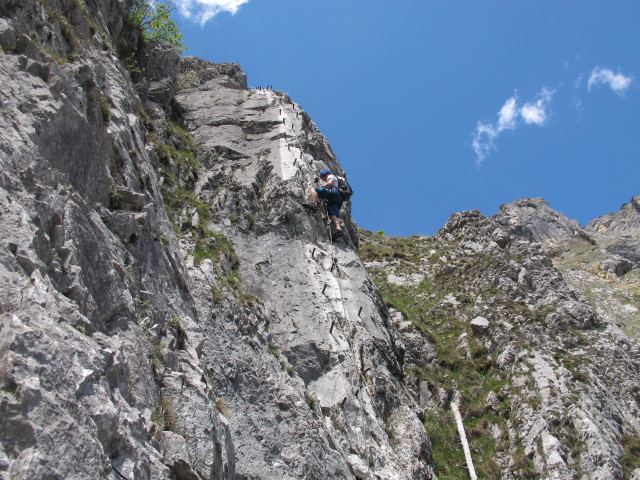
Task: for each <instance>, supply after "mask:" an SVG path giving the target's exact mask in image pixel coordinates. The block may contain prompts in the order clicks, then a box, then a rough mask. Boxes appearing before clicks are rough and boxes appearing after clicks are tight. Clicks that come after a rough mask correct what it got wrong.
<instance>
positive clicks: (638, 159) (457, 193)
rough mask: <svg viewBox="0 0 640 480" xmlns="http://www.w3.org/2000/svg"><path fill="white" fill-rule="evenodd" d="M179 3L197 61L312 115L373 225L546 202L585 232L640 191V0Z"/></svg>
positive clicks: (434, 226) (435, 223) (423, 228)
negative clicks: (520, 201)
mask: <svg viewBox="0 0 640 480" xmlns="http://www.w3.org/2000/svg"><path fill="white" fill-rule="evenodd" d="M175 3H176V5H177V6H178V9H177V10H176V12H175V19H176V21H177V23H178V24H179V26H180V28H181V30H182V31H183V33H184V40H185V42H186V44H187V47H188V50H187V52H186V55H195V56H198V57H201V58H204V59H206V60H209V61H212V62H238V63H240V65H241V66H242V68H243V70H244V71H245V72H246V73H247V75H248V81H249V85H251V86H258V85H262V86H265V85H273V87H274V88H275V89H276V90H281V91H284V92H287V93H288V94H289V95H290V96H291V97H292V98H293V100H294V101H296V102H297V103H299V104H300V105H301V106H302V108H304V109H305V110H306V111H307V112H308V113H309V114H310V115H311V118H312V119H313V120H314V121H315V123H316V124H317V125H318V128H319V129H320V131H321V132H322V133H323V134H324V135H325V136H326V137H327V139H328V140H329V142H330V143H331V146H332V148H333V150H334V152H335V154H336V155H337V157H338V159H339V160H340V162H341V163H342V165H343V167H344V168H345V170H346V172H347V175H348V178H349V181H350V183H351V185H352V186H353V187H354V189H355V190H356V194H355V195H354V197H353V199H352V203H353V217H354V219H355V220H356V222H357V223H358V224H359V225H360V226H361V227H363V228H366V229H370V230H374V231H377V230H384V231H385V232H386V233H387V234H390V235H411V234H426V235H431V234H433V233H435V232H436V231H437V230H438V229H439V228H440V227H441V226H443V225H444V223H445V222H446V220H447V218H448V217H449V216H450V215H451V214H452V213H454V212H458V211H462V210H468V209H476V208H477V209H479V210H480V212H481V213H483V214H485V215H492V214H493V213H495V212H496V211H498V209H499V206H500V205H501V204H503V203H507V202H510V201H513V200H515V199H517V198H524V197H536V196H541V197H544V198H545V199H546V200H547V202H548V203H549V204H550V205H551V206H552V207H553V208H555V209H557V210H559V211H561V212H563V213H565V214H566V215H567V216H569V217H570V218H574V219H576V220H578V221H579V222H580V223H581V224H583V225H584V224H586V223H587V222H588V221H590V220H591V219H593V218H596V217H598V216H600V215H603V214H605V213H609V212H612V211H617V210H618V209H619V208H620V206H621V205H622V204H623V203H626V202H628V201H629V199H630V198H631V197H632V196H633V195H638V194H640V186H639V179H640V54H638V47H637V46H638V45H640V28H638V25H640V2H638V1H637V0H626V1H622V0H621V1H617V0H611V1H604V0H599V1H594V0H562V1H557V0H535V1H533V0H529V1H527V0H520V1H507V0H500V1H498V0H482V1H479V0H464V1H462V0H460V1H457V0H439V1H431V0H420V1H418V0H400V1H398V2H390V1H382V0H367V1H364V0H322V1H320V0H179V1H175Z"/></svg>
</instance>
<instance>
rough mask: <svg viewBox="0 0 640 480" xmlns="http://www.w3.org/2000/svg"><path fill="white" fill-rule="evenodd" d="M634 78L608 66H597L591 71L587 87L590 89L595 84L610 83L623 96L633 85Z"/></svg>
mask: <svg viewBox="0 0 640 480" xmlns="http://www.w3.org/2000/svg"><path fill="white" fill-rule="evenodd" d="M632 82H633V79H632V78H631V77H627V76H625V75H623V74H622V73H614V72H613V70H610V69H608V68H602V67H596V68H594V69H593V70H592V71H591V76H590V77H589V82H588V83H587V89H588V90H589V91H590V90H591V89H592V88H593V87H594V86H600V85H608V86H609V88H611V90H613V91H614V93H616V94H618V95H620V96H622V95H624V93H625V92H626V91H627V88H629V86H630V85H631V83H632Z"/></svg>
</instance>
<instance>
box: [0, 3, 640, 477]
mask: <svg viewBox="0 0 640 480" xmlns="http://www.w3.org/2000/svg"><path fill="white" fill-rule="evenodd" d="M130 3H131V2H127V1H120V0H99V1H91V2H82V1H66V0H60V1H56V0H51V1H47V2H42V1H40V0H21V1H4V2H2V3H0V46H1V47H2V53H1V54H0V81H1V82H2V85H3V88H2V91H1V92H0V162H2V171H1V174H0V285H1V288H0V332H1V334H0V479H3V480H4V479H45V478H47V479H50V478H70V479H75V478H77V479H87V478H90V479H114V478H119V479H122V478H125V479H131V480H132V479H177V480H192V479H205V478H206V479H237V480H240V479H246V480H248V479H265V480H266V479H274V478H277V479H297V478H305V479H327V478H332V479H333V478H338V479H339V478H344V479H377V480H381V479H389V480H391V479H394V480H396V479H428V478H435V473H434V461H433V458H432V449H431V441H430V438H429V435H428V433H427V430H426V429H425V425H426V426H427V427H430V426H432V425H434V422H435V420H434V418H435V417H433V415H432V414H433V410H432V408H433V406H434V405H436V406H438V407H439V408H445V407H446V406H447V405H448V402H450V401H451V400H452V397H453V395H454V393H456V394H458V396H459V397H456V398H462V401H463V403H464V400H465V399H466V400H467V402H468V401H469V400H470V399H471V398H472V397H473V398H474V399H475V400H477V401H479V402H481V403H482V402H486V403H488V404H489V405H492V406H493V407H492V408H495V411H496V412H498V413H500V412H502V413H500V414H501V415H502V414H503V413H504V411H506V410H509V411H511V410H513V411H514V412H515V413H514V416H513V417H508V418H507V420H505V421H504V422H499V421H496V422H493V424H492V427H491V428H492V432H493V433H492V435H494V437H495V438H497V439H499V440H500V439H501V440H502V441H503V442H507V445H506V446H505V445H503V447H504V448H501V449H498V450H497V452H498V461H497V462H494V463H495V465H494V464H491V463H487V466H486V468H485V470H484V471H486V472H489V473H488V475H493V476H494V477H495V476H498V475H499V473H500V472H507V473H508V474H513V475H515V473H513V472H519V473H524V474H530V473H531V472H533V471H535V472H537V473H539V474H541V473H540V472H545V474H546V473H549V475H551V474H553V475H555V476H556V477H557V478H573V477H575V476H576V474H579V473H584V472H595V473H594V475H596V476H595V477H592V478H621V477H620V475H621V472H623V473H627V471H628V470H629V467H628V466H627V464H626V463H624V462H623V461H622V460H620V456H621V455H623V453H625V452H627V451H630V452H633V451H634V450H633V449H632V448H635V447H634V445H635V443H633V442H635V441H636V436H637V432H638V428H637V418H638V415H637V413H638V412H637V401H638V397H637V396H638V388H637V381H636V379H637V351H636V350H637V348H636V346H635V345H634V344H632V343H630V342H629V341H628V339H627V338H626V337H624V335H622V334H621V333H619V332H617V331H613V330H610V329H609V324H608V323H607V322H606V320H605V321H603V319H602V318H601V316H599V315H598V314H597V313H596V312H595V311H594V310H593V309H592V308H591V307H590V306H589V305H588V304H587V303H585V301H584V299H583V298H582V297H580V296H578V295H576V294H575V293H574V292H573V291H570V290H569V289H568V288H567V287H566V285H565V284H564V283H563V280H562V277H561V275H560V274H559V273H558V272H557V271H556V270H555V269H554V268H553V267H552V265H551V263H550V261H549V259H548V257H547V256H546V255H545V254H544V252H543V251H542V250H541V249H540V247H539V246H538V245H537V244H531V243H530V242H529V241H527V240H524V239H518V238H516V237H513V236H511V235H510V234H509V232H508V231H507V230H504V229H501V228H499V227H498V226H497V224H495V223H494V222H492V221H490V220H488V219H485V218H484V217H480V216H479V215H477V214H468V213H467V214H459V215H456V216H454V217H453V218H452V220H451V221H450V222H449V223H448V224H447V226H446V227H445V228H444V229H443V230H442V231H441V232H440V233H439V234H438V236H437V237H436V238H434V239H420V240H416V245H418V246H420V245H421V242H422V243H425V244H427V245H429V244H430V242H436V243H437V245H439V247H438V248H439V249H440V251H439V252H435V253H434V254H431V253H428V254H427V253H424V252H422V251H421V253H419V254H418V255H417V259H419V262H418V263H416V265H419V266H420V268H419V269H418V271H411V272H409V274H407V272H405V271H402V270H397V271H395V270H394V271H393V272H392V273H393V275H395V276H393V277H391V276H390V277H388V278H386V279H385V281H386V282H387V283H386V284H385V283H381V285H382V287H383V288H386V286H388V285H390V284H392V283H393V282H398V286H399V288H401V289H405V290H403V292H405V293H406V291H410V290H409V289H411V288H414V287H415V286H416V285H418V286H420V285H423V284H428V283H429V282H432V281H433V279H434V278H436V277H437V278H439V279H447V278H459V279H460V282H463V283H457V284H456V285H458V286H459V287H460V286H464V288H463V289H456V288H453V289H449V290H447V291H446V292H445V289H444V286H441V287H438V288H437V289H436V290H435V291H433V292H430V293H429V294H428V295H427V298H428V302H433V301H435V302H436V303H437V304H438V309H437V310H434V312H433V313H436V314H437V316H435V317H434V322H433V329H434V330H433V332H432V333H431V334H430V333H429V328H431V327H429V328H426V327H425V325H422V326H421V327H420V328H415V325H417V324H416V323H415V322H414V320H415V319H414V318H411V319H410V320H408V319H407V318H406V315H407V313H406V312H407V309H406V305H403V304H402V303H401V302H399V301H396V303H397V305H395V308H390V307H391V306H392V305H391V302H390V301H388V300H387V299H386V298H385V301H383V299H382V297H381V295H380V291H379V290H378V288H377V287H376V285H375V284H374V283H373V281H372V277H371V276H370V274H369V272H368V271H367V270H366V268H365V266H364V264H363V262H362V260H361V258H360V255H359V252H358V251H357V248H358V246H359V245H360V240H359V231H358V229H357V228H356V226H355V224H354V223H353V222H352V221H351V218H350V205H349V203H348V202H347V203H346V204H345V205H344V207H343V209H342V218H343V222H344V230H345V232H346V233H345V235H344V236H343V237H341V238H339V239H337V240H336V241H335V242H332V241H331V239H330V237H331V235H330V234H331V232H330V229H329V228H328V226H327V223H326V215H325V214H323V212H322V211H320V212H315V213H314V212H309V211H307V210H306V209H305V208H303V207H302V205H301V203H300V202H301V201H302V200H303V199H304V198H305V196H306V192H307V190H308V188H309V187H311V186H312V185H313V184H314V177H315V176H316V175H317V172H318V171H319V170H321V169H322V168H329V169H330V170H332V171H334V172H335V173H338V174H341V175H344V173H345V172H344V171H343V170H342V167H341V166H340V164H339V162H338V160H337V159H336V157H335V155H334V154H333V152H332V151H331V148H330V146H329V144H328V142H327V140H326V139H325V138H324V137H323V136H322V135H321V134H320V132H319V131H318V129H317V128H316V126H315V125H314V124H313V122H312V121H311V119H310V118H309V116H308V115H307V114H306V113H305V112H304V111H303V110H302V109H301V108H300V106H299V105H297V104H295V103H294V102H293V101H292V100H291V99H290V98H289V97H287V96H286V95H285V94H283V93H280V92H273V91H270V90H269V91H249V90H247V80H246V75H245V74H244V73H243V72H242V70H241V69H240V67H239V65H237V64H220V65H214V64H211V63H208V62H206V61H203V60H200V59H196V58H192V57H186V58H182V59H180V58H179V57H178V55H176V53H175V52H174V51H173V50H172V49H171V48H170V47H168V46H166V45H162V44H148V43H145V42H144V41H143V40H141V37H140V31H139V30H138V29H136V28H135V27H134V26H132V25H130V24H129V23H128V22H127V21H126V17H125V12H126V9H127V7H128V6H129V5H130ZM605 223H606V225H608V227H607V228H609V229H611V230H612V231H613V230H615V231H616V232H619V231H622V230H621V228H622V227H618V225H619V224H620V225H622V224H623V223H624V221H623V220H617V221H611V222H608V223H607V222H605V221H604V220H603V225H604V224H605ZM625 228H626V227H625ZM598 229H599V230H600V227H598ZM523 231H524V230H523ZM624 232H626V233H625V235H633V233H629V232H630V230H628V228H627V229H626V230H624ZM369 235H370V234H368V233H366V232H365V236H369ZM594 235H595V234H594ZM409 241H410V242H413V240H409ZM402 242H403V241H398V243H399V244H402ZM452 245H456V246H458V247H459V248H460V249H461V250H460V251H456V250H454V249H453V247H451V248H450V246H452ZM366 248H367V247H366V246H365V247H363V249H362V250H361V251H363V252H364V251H366ZM456 248H457V247H456ZM428 252H431V250H428ZM398 254H399V255H405V253H402V252H399V253H398ZM611 254H612V255H613V253H611ZM412 255H413V254H412ZM465 255H466V256H469V258H471V257H474V258H476V259H477V260H478V263H477V264H468V265H467V263H464V262H462V260H461V259H462V258H464V256H465ZM616 255H622V253H620V254H616ZM383 257H384V256H383ZM423 257H424V258H426V259H428V260H429V261H427V260H423ZM397 258H402V257H401V256H400V257H397ZM442 258H444V260H442ZM624 258H625V259H626V261H628V262H634V261H635V260H632V259H630V258H627V257H624ZM515 259H518V262H516V260H515ZM376 261H378V262H380V264H384V262H386V261H387V259H386V257H385V258H383V259H377V260H376ZM465 265H466V267H465ZM476 266H477V270H475V268H476ZM498 267H500V268H498ZM459 268H463V269H462V270H458V269H459ZM633 271H635V270H633ZM373 275H374V276H376V277H377V276H378V275H379V274H378V273H376V272H375V271H374V272H373ZM625 275H628V273H627V274H625ZM445 283H446V282H445ZM394 285H395V284H394ZM443 285H444V284H443ZM460 292H466V293H465V294H464V295H462V294H461V293H460ZM441 294H442V295H441ZM507 294H508V295H509V297H508V298H510V299H511V303H507V302H506V300H505V298H506V297H505V295H507ZM430 295H435V296H433V297H432V296H430ZM403 298H404V297H403ZM472 300H473V301H472ZM470 302H471V303H470ZM470 305H472V307H470ZM447 312H448V313H447ZM513 312H518V314H517V315H514V316H513V318H512V315H511V314H512V313H513ZM541 312H543V313H544V316H542V313H541ZM445 314H446V315H445ZM449 314H450V315H449ZM447 315H449V316H447ZM530 317H531V318H530ZM425 318H426V317H425ZM423 320H424V319H423ZM423 320H420V321H423ZM460 321H463V322H465V325H468V326H469V328H468V329H466V327H465V328H461V327H460V325H459V323H458V322H460ZM438 329H444V330H445V331H446V332H445V333H446V336H447V338H452V335H453V338H454V339H455V345H456V346H455V349H458V350H459V351H460V352H462V355H463V356H462V357H461V358H462V360H461V359H460V358H458V357H456V355H453V356H451V355H446V353H447V350H446V349H445V350H442V348H441V347H442V345H440V344H438V343H437V342H436V341H435V340H434V339H435V337H431V336H430V335H436V334H438V335H439V334H440V333H442V332H441V331H440V330H438ZM523 339H526V342H525V341H524V340H523ZM523 343H526V349H523V348H522V344H523ZM449 347H450V345H449V346H448V347H447V348H449ZM455 349H454V350H455ZM525 350H526V352H527V354H523V351H525ZM449 353H450V352H449ZM494 357H495V358H494ZM439 359H444V360H443V362H444V363H442V362H441V361H440V360H439ZM576 359H577V360H576ZM583 359H584V361H583ZM466 361H471V362H472V364H471V365H470V366H471V367H473V370H469V372H470V373H469V375H470V376H472V377H473V378H475V379H476V380H477V379H478V378H485V377H484V376H483V374H484V373H486V372H488V371H490V372H491V373H492V374H494V375H495V377H496V378H495V379H493V380H490V379H487V382H488V383H487V385H489V387H487V385H484V386H483V385H480V386H478V385H475V387H477V388H476V389H475V390H465V389H464V388H463V387H464V382H463V381H462V377H460V376H458V375H457V374H458V373H459V372H460V370H459V369H457V367H459V366H460V365H461V363H460V362H466ZM493 362H495V365H498V366H499V367H500V369H501V370H502V371H504V372H510V373H509V375H511V377H509V378H512V379H513V381H511V382H510V383H500V382H506V380H507V379H506V378H505V377H503V376H501V375H499V374H498V373H497V371H495V370H492V368H493ZM634 362H635V363H634ZM442 365H445V366H447V368H449V367H451V368H452V369H451V373H452V374H451V375H449V376H448V377H446V376H444V375H443V376H440V374H441V373H446V372H444V371H443V370H442ZM576 365H578V367H576ZM582 365H584V367H583V366H582ZM431 369H433V372H431ZM603 369H604V370H603ZM633 369H635V370H633ZM454 374H455V375H454ZM578 377H580V378H578ZM530 378H533V380H530ZM494 380H495V382H498V386H496V383H495V382H494ZM574 380H575V382H574ZM454 381H455V382H458V383H457V384H456V383H455V382H454ZM492 382H493V383H492ZM606 382H611V383H612V384H615V385H616V388H617V389H618V390H617V391H616V392H615V393H614V392H613V390H611V389H607V388H606ZM574 383H579V385H578V386H575V385H574ZM583 384H584V385H583ZM502 386H504V388H503V389H501V388H502ZM536 386H537V387H536ZM594 386H599V387H600V391H601V393H600V395H599V396H598V395H596V394H595V393H594V391H595V390H594ZM485 387H486V388H485ZM538 387H539V390H540V392H541V393H540V394H538V393H536V392H537V390H536V388H538ZM474 395H475V397H477V396H478V395H480V397H481V398H480V397H478V398H479V400H478V399H477V398H475V397H474ZM527 395H529V397H530V398H531V401H530V402H529V403H527V404H526V405H524V404H522V403H521V402H520V401H521V400H522V398H525V397H526V396H527ZM572 395H576V396H577V397H578V398H579V401H578V400H575V399H574V397H573V396H572ZM614 395H615V396H616V400H617V402H618V403H615V402H614V401H613V396H614ZM460 396H461V397H460ZM529 397H526V398H529ZM509 399H513V401H514V402H517V403H514V404H513V405H509V404H508V400H509ZM574 400H575V401H574ZM476 403H477V402H476ZM525 403H526V402H525ZM572 405H573V406H572ZM425 408H426V410H425ZM474 408H477V409H478V410H476V413H477V412H478V411H479V409H480V408H481V407H477V406H476V407H474ZM464 411H465V412H466V413H467V414H469V413H473V411H472V410H469V409H467V410H464ZM436 413H437V414H439V413H441V412H436ZM516 419H517V421H516ZM549 419H554V420H553V422H551V420H549ZM547 420H549V422H550V423H545V422H547ZM487 421H488V420H487ZM436 424H437V423H436ZM569 425H572V427H569ZM431 435H432V437H433V438H434V439H436V440H438V441H440V440H441V437H440V436H438V431H436V432H433V433H431ZM621 435H624V438H627V439H628V440H627V441H626V443H625V442H624V441H622V440H621V439H620V438H621ZM634 435H636V436H634ZM577 439H579V440H580V441H581V442H582V443H581V444H580V445H584V446H585V447H584V448H583V447H580V448H578V447H575V448H576V452H577V453H575V454H573V451H571V450H570V445H571V443H570V442H571V441H574V442H578V440H577ZM454 442H455V441H454V440H451V443H450V444H449V445H453V444H454ZM629 445H631V447H629ZM625 449H626V450H625ZM449 450H451V449H449ZM570 451H571V453H569V452H570ZM569 457H570V458H569ZM459 463H461V462H460V461H459V460H458V459H454V460H452V463H451V465H452V467H451V468H453V467H455V465H457V464H459ZM631 464H632V463H631ZM436 465H437V462H436ZM625 468H626V469H627V470H625ZM487 469H489V470H487ZM491 469H493V470H491ZM491 472H493V473H491ZM509 472H511V473H509ZM585 475H586V474H585Z"/></svg>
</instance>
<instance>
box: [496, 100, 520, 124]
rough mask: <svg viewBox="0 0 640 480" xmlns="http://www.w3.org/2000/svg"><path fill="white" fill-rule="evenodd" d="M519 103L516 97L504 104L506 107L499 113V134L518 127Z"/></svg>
mask: <svg viewBox="0 0 640 480" xmlns="http://www.w3.org/2000/svg"><path fill="white" fill-rule="evenodd" d="M517 102H518V99H517V98H516V96H515V95H514V96H513V97H511V98H508V99H507V101H506V102H504V105H503V106H502V108H501V109H500V111H499V112H498V125H497V128H496V130H497V131H498V132H501V131H502V130H510V129H513V128H515V127H516V124H517V123H518V109H517V107H516V103H517Z"/></svg>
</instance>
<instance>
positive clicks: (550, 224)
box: [493, 197, 585, 243]
mask: <svg viewBox="0 0 640 480" xmlns="http://www.w3.org/2000/svg"><path fill="white" fill-rule="evenodd" d="M493 218H494V220H496V221H497V222H498V223H500V224H501V225H504V226H506V227H509V228H511V229H512V230H513V231H514V232H515V233H517V234H518V235H521V236H523V237H525V238H527V239H528V240H530V241H536V242H541V243H555V242H556V241H558V240H561V239H564V238H570V237H585V233H584V231H583V230H582V228H581V227H580V224H579V223H578V222H577V221H575V220H571V219H570V218H567V217H566V216H565V215H564V214H562V213H560V212H558V211H556V210H554V209H553V208H551V207H550V206H549V204H547V202H546V201H545V200H544V199H543V198H540V197H536V198H525V199H518V200H515V201H514V202H511V203H507V204H504V205H501V206H500V211H499V212H498V213H496V214H494V215H493Z"/></svg>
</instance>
